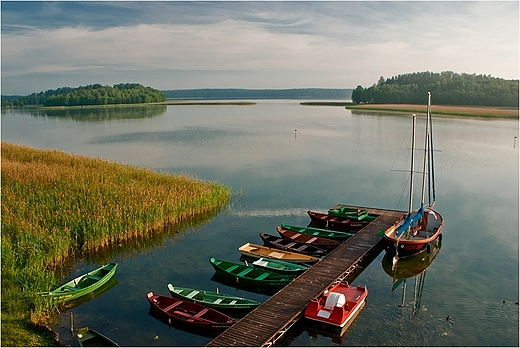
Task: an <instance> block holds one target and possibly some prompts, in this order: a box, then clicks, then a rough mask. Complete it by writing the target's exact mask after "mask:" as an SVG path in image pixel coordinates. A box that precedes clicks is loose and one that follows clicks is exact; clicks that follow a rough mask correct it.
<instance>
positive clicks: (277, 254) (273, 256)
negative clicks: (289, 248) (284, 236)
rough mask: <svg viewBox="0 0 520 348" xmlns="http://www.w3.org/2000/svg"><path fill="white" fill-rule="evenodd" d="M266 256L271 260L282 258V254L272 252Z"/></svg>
mask: <svg viewBox="0 0 520 348" xmlns="http://www.w3.org/2000/svg"><path fill="white" fill-rule="evenodd" d="M268 256H269V257H272V258H273V259H281V258H282V257H283V253H280V252H278V251H272V252H271V253H270V254H269V255H268Z"/></svg>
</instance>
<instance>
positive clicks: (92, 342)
mask: <svg viewBox="0 0 520 348" xmlns="http://www.w3.org/2000/svg"><path fill="white" fill-rule="evenodd" d="M78 341H79V345H80V346H81V347H119V345H118V344H117V343H116V342H114V341H112V340H111V339H110V338H108V337H106V336H104V335H102V334H100V333H99V332H97V331H94V330H92V329H90V328H88V327H84V328H81V329H79V330H78Z"/></svg>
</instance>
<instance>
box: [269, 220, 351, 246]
mask: <svg viewBox="0 0 520 348" xmlns="http://www.w3.org/2000/svg"><path fill="white" fill-rule="evenodd" d="M276 230H277V231H278V234H279V235H280V236H281V237H282V238H286V239H290V240H293V241H296V242H299V243H304V244H310V245H314V246H316V247H318V248H321V249H324V250H327V251H332V250H334V249H336V248H337V247H338V246H339V245H340V244H341V243H340V242H339V241H336V240H332V239H328V238H323V237H316V236H312V235H310V234H305V233H299V232H295V231H291V230H287V229H284V228H282V227H281V226H278V227H276Z"/></svg>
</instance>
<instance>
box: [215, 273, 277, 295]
mask: <svg viewBox="0 0 520 348" xmlns="http://www.w3.org/2000/svg"><path fill="white" fill-rule="evenodd" d="M211 280H212V281H214V282H217V283H220V284H222V285H226V286H229V287H232V288H235V289H240V290H245V291H249V292H254V293H257V294H261V295H267V296H272V295H274V294H276V293H277V292H278V291H279V290H280V289H273V288H260V287H256V286H246V285H243V284H241V283H238V282H234V281H233V280H231V279H229V278H226V277H224V276H222V275H220V274H217V273H215V274H213V276H212V277H211Z"/></svg>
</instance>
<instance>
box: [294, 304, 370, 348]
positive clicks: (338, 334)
mask: <svg viewBox="0 0 520 348" xmlns="http://www.w3.org/2000/svg"><path fill="white" fill-rule="evenodd" d="M365 304H366V302H363V305H362V306H361V308H360V309H359V310H358V311H357V313H356V315H354V316H353V317H352V318H351V319H349V321H348V322H347V323H346V324H345V325H344V326H343V327H339V326H335V325H330V324H325V323H321V322H317V321H314V320H309V319H306V318H304V320H305V331H307V333H308V334H309V336H310V337H313V338H318V335H321V336H325V337H329V338H331V339H332V343H335V344H343V342H344V341H345V337H346V336H347V333H348V330H349V328H350V327H351V326H352V324H353V323H354V322H355V321H356V319H357V318H358V316H359V314H360V313H361V312H362V311H363V309H364V307H365Z"/></svg>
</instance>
